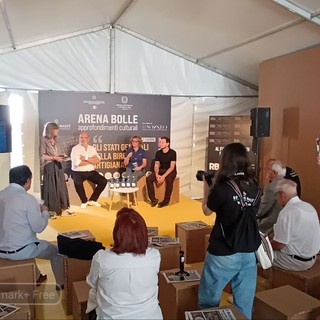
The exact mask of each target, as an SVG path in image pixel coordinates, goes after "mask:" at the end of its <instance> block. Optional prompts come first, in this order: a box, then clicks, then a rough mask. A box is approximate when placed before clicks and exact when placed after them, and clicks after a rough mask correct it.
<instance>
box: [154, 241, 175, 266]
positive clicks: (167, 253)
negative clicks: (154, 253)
mask: <svg viewBox="0 0 320 320" xmlns="http://www.w3.org/2000/svg"><path fill="white" fill-rule="evenodd" d="M151 247H152V248H155V249H157V250H159V252H160V255H161V263H160V271H163V270H170V269H175V268H179V265H180V254H179V251H180V244H170V245H168V246H164V247H157V246H151Z"/></svg>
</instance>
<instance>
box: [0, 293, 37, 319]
mask: <svg viewBox="0 0 320 320" xmlns="http://www.w3.org/2000/svg"><path fill="white" fill-rule="evenodd" d="M1 293H2V292H1ZM7 293H8V296H9V297H14V296H16V297H19V299H18V301H16V303H15V306H16V307H19V308H20V309H19V310H17V311H16V312H14V313H13V314H11V315H9V316H7V317H6V318H5V319H19V320H30V319H35V315H34V314H33V311H32V308H34V306H30V305H29V301H28V298H27V295H25V296H24V295H21V292H19V291H10V292H7ZM1 303H4V304H13V301H12V299H7V298H5V297H3V296H2V295H1Z"/></svg>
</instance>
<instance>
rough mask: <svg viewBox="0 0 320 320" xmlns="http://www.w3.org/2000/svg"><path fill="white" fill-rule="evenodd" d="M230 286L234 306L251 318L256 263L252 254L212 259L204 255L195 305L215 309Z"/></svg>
mask: <svg viewBox="0 0 320 320" xmlns="http://www.w3.org/2000/svg"><path fill="white" fill-rule="evenodd" d="M228 282H230V283H231V287H232V291H233V299H234V304H235V306H236V307H237V308H238V309H239V310H240V311H241V312H242V313H243V314H244V315H245V316H246V317H248V318H249V319H251V313H252V305H253V299H254V294H255V291H256V283H257V263H256V256H255V253H254V252H249V253H248V252H245V253H235V254H232V255H228V256H215V255H213V254H210V253H207V255H206V259H205V262H204V266H203V271H202V276H201V281H200V286H199V293H198V299H199V301H198V303H199V308H200V309H205V308H212V307H218V306H219V304H220V299H221V294H222V290H223V289H224V287H225V286H226V285H227V283H228Z"/></svg>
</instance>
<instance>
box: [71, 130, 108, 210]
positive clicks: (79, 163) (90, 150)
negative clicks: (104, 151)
mask: <svg viewBox="0 0 320 320" xmlns="http://www.w3.org/2000/svg"><path fill="white" fill-rule="evenodd" d="M88 143H89V134H88V133H87V132H81V133H80V136H79V144H77V145H76V146H74V147H73V148H72V150H71V161H72V173H71V177H72V179H73V182H74V186H75V189H76V191H77V193H78V196H79V197H80V199H81V206H80V207H81V209H85V208H86V207H87V205H90V206H96V207H101V204H100V203H99V202H98V201H97V200H98V198H99V196H100V194H101V193H102V191H103V190H104V188H105V187H106V185H107V182H108V181H107V179H106V178H105V177H104V176H102V175H100V174H99V173H98V172H97V171H96V170H95V167H94V166H95V164H97V163H99V162H100V157H99V155H98V153H97V150H96V148H95V147H93V146H90V145H89V144H88ZM85 180H88V181H90V182H92V183H94V184H95V185H96V186H95V189H94V191H93V193H92V195H91V197H90V199H89V201H88V198H87V196H86V192H85V190H84V186H83V182H84V181H85Z"/></svg>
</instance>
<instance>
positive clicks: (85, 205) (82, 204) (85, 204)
mask: <svg viewBox="0 0 320 320" xmlns="http://www.w3.org/2000/svg"><path fill="white" fill-rule="evenodd" d="M87 205H88V202H84V203H81V205H80V208H81V209H85V208H86V207H87Z"/></svg>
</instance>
